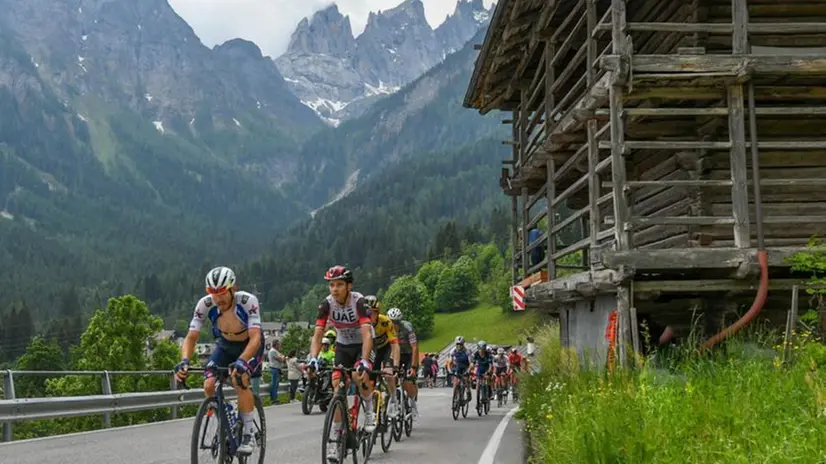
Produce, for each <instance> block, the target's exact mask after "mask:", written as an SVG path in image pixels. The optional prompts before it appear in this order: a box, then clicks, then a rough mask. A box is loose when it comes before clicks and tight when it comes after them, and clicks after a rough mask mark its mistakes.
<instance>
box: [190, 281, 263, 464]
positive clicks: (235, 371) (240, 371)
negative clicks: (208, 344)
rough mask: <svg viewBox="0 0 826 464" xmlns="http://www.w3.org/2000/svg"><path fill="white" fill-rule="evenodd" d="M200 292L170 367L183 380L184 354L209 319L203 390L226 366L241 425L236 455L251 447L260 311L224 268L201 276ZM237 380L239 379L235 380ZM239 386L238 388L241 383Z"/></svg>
mask: <svg viewBox="0 0 826 464" xmlns="http://www.w3.org/2000/svg"><path fill="white" fill-rule="evenodd" d="M206 291H207V293H208V295H206V296H204V297H203V298H201V299H200V300H199V301H198V304H196V305H195V312H194V314H193V316H192V321H191V322H190V323H189V333H188V334H187V335H186V339H184V342H183V344H182V345H181V362H180V363H179V364H178V365H177V366H175V376H176V377H177V379H178V380H179V381H181V382H182V381H184V380H185V379H186V376H187V371H188V369H189V358H190V357H192V354H193V352H194V351H195V344H196V343H197V341H198V334H199V333H200V331H201V327H202V326H203V324H204V321H205V320H207V319H209V320H210V322H211V323H212V335H213V336H214V337H215V351H213V352H212V355H211V356H210V357H209V362H208V363H207V365H206V368H205V369H204V371H205V373H204V394H205V395H206V396H207V397H212V396H213V395H214V394H215V380H216V379H215V377H216V376H217V374H218V370H217V369H216V368H217V367H229V368H230V372H229V375H230V377H231V379H232V385H233V387H235V391H236V392H238V410H239V412H240V413H241V414H240V415H241V420H242V422H243V424H244V434H243V437H242V438H241V445H240V446H239V447H238V452H239V453H240V454H250V453H252V450H253V448H254V447H255V445H256V443H255V435H254V433H255V422H254V420H255V412H254V411H255V402H254V400H253V396H252V395H253V391H252V389H251V388H249V385H250V378H251V377H252V378H258V377H260V376H261V361H262V359H263V357H264V343H263V337H262V335H261V314H260V308H259V305H258V298H257V297H256V296H255V295H252V294H250V293H247V292H242V291H239V290H238V286H237V285H236V283H235V273H234V272H232V270H231V269H229V268H227V267H216V268H215V269H213V270H211V271H209V273H207V276H206ZM239 382H240V384H239ZM242 386H243V387H244V388H241V387H242Z"/></svg>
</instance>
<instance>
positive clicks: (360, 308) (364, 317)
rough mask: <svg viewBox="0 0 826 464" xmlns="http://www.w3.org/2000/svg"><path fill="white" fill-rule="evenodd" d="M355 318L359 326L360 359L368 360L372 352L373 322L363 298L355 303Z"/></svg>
mask: <svg viewBox="0 0 826 464" xmlns="http://www.w3.org/2000/svg"><path fill="white" fill-rule="evenodd" d="M356 316H357V317H358V321H359V325H361V340H362V342H361V359H365V360H366V359H370V354H372V351H373V322H372V321H371V320H370V314H368V312H367V305H366V304H365V303H364V298H359V300H358V301H356Z"/></svg>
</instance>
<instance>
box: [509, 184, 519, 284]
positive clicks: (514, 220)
mask: <svg viewBox="0 0 826 464" xmlns="http://www.w3.org/2000/svg"><path fill="white" fill-rule="evenodd" d="M517 203H518V200H517V199H516V195H514V196H512V197H511V247H512V248H511V268H512V270H513V283H514V285H515V284H516V283H517V282H519V281H520V280H521V279H520V278H519V270H518V269H519V268H518V266H517V263H516V255H517V254H518V253H520V251H519V214H518V212H519V206H518V204H517Z"/></svg>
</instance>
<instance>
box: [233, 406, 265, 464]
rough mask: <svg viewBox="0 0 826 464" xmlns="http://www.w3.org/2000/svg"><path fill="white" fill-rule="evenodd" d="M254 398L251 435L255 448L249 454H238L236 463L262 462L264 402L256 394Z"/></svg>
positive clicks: (263, 448) (260, 463)
mask: <svg viewBox="0 0 826 464" xmlns="http://www.w3.org/2000/svg"><path fill="white" fill-rule="evenodd" d="M254 398H255V399H254V401H255V416H256V417H255V424H254V430H255V433H253V437H254V438H255V446H256V448H255V449H254V450H253V451H252V454H250V455H249V456H239V457H238V464H264V454H265V452H266V449H267V417H266V415H265V414H264V404H263V403H262V402H261V398H260V397H258V396H257V395H256V396H254ZM242 427H243V425H242ZM256 453H257V454H258V456H257V457H256Z"/></svg>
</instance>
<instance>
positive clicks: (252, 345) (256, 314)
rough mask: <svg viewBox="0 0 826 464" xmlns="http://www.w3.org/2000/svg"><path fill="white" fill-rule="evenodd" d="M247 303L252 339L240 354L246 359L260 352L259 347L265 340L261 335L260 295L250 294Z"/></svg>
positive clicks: (248, 322) (248, 324) (248, 325)
mask: <svg viewBox="0 0 826 464" xmlns="http://www.w3.org/2000/svg"><path fill="white" fill-rule="evenodd" d="M246 305H247V308H248V309H247V314H248V318H247V327H248V329H249V334H250V340H249V342H247V347H246V348H245V349H244V352H243V353H241V356H239V357H240V358H241V359H243V360H244V361H249V360H250V359H253V358H254V357H255V355H256V353H258V349H259V348H260V347H261V344H262V343H263V342H264V341H263V340H262V337H261V311H260V308H259V306H258V297H257V296H255V295H250V296H249V298H248V299H247V302H246Z"/></svg>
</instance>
